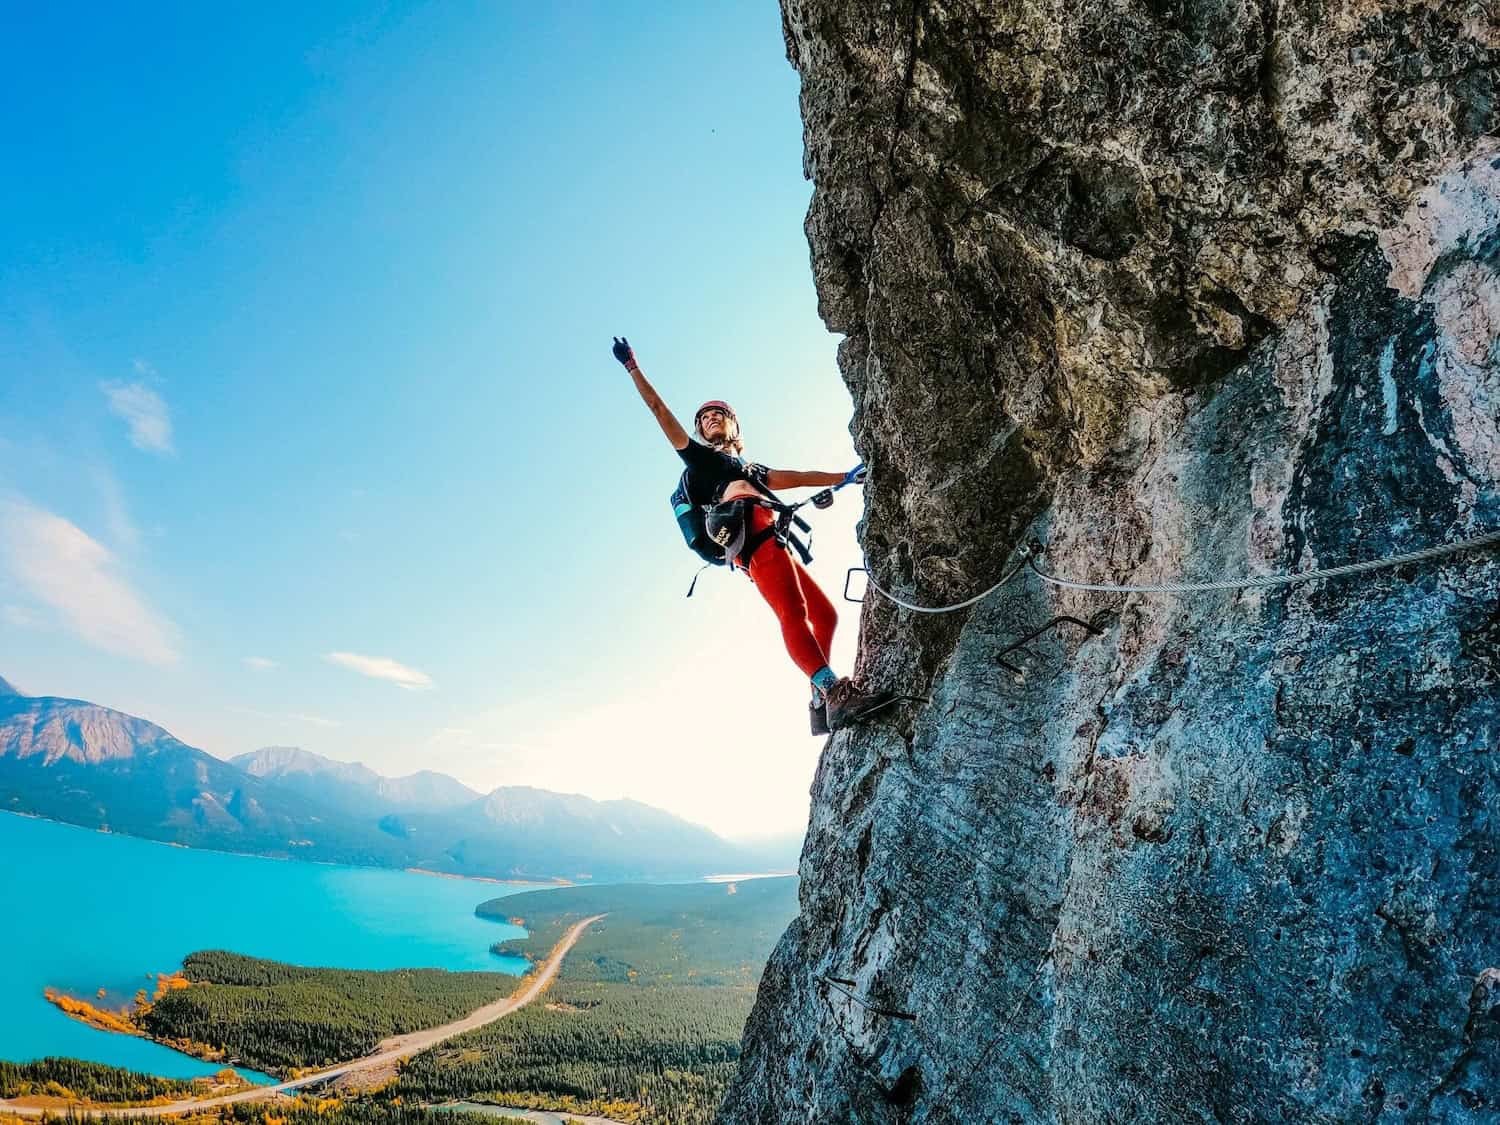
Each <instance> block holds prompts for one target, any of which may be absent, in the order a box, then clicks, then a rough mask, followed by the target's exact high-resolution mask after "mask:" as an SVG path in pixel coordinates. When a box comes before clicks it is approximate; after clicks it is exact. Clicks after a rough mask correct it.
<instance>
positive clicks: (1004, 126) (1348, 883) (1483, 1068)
mask: <svg viewBox="0 0 1500 1125" xmlns="http://www.w3.org/2000/svg"><path fill="white" fill-rule="evenodd" d="M783 17H784V23H785V29H786V35H787V48H788V54H789V56H790V59H791V61H792V63H793V65H794V66H795V67H796V68H797V69H798V70H799V71H800V73H801V75H802V81H803V92H802V108H803V118H804V122H805V127H806V132H805V144H806V170H807V172H808V174H809V175H810V176H811V177H812V178H813V179H814V181H815V185H816V191H815V194H814V198H813V202H812V206H811V209H810V211H809V214H808V217H807V232H808V237H809V241H810V244H811V248H812V262H813V269H814V273H815V275H816V280H817V286H818V294H819V300H820V309H821V312H822V314H823V316H824V319H825V320H826V322H827V323H828V326H829V328H830V329H832V330H834V331H836V332H840V333H843V334H844V335H845V336H846V339H845V341H844V343H843V344H842V345H841V348H840V364H841V368H842V371H843V375H844V378H845V380H846V382H847V383H848V385H849V387H850V389H851V392H852V394H853V397H854V404H855V416H854V422H853V430H854V435H855V440H856V444H857V446H858V448H859V451H860V453H861V454H862V455H863V456H864V458H865V460H866V461H867V462H868V463H869V464H870V466H871V474H872V475H871V482H870V485H869V487H868V488H867V490H866V491H867V503H868V511H867V516H866V521H865V524H864V527H863V537H864V546H865V551H866V554H867V557H868V560H869V563H870V566H871V567H872V570H873V573H874V574H875V576H876V578H877V580H878V581H880V583H881V584H882V585H883V586H885V587H886V588H887V589H890V590H893V591H899V592H900V594H901V595H902V596H904V597H906V598H907V599H909V600H912V601H915V602H919V603H923V604H927V605H941V604H948V603H953V602H957V601H959V600H961V599H964V598H966V597H969V596H970V595H972V594H974V593H977V592H978V591H980V590H982V589H984V588H985V587H987V586H989V585H990V584H991V583H993V582H995V581H996V580H997V579H998V578H999V577H1001V576H1003V575H1005V574H1008V573H1010V572H1011V571H1012V570H1013V569H1014V568H1016V567H1017V566H1019V565H1020V564H1021V562H1022V560H1023V557H1024V556H1023V552H1024V550H1025V549H1026V546H1027V544H1028V543H1030V542H1031V541H1032V540H1033V539H1037V540H1040V541H1042V542H1044V543H1045V545H1046V554H1045V557H1044V559H1043V560H1042V561H1041V563H1040V565H1041V567H1042V569H1044V570H1047V571H1050V572H1052V573H1056V574H1063V575H1066V576H1067V577H1070V578H1074V579H1078V580H1081V581H1084V582H1093V583H1104V584H1153V583H1159V582H1163V581H1173V580H1186V581H1202V580H1212V579H1218V578H1221V577H1234V576H1240V575H1268V574H1279V573H1287V572H1297V571H1306V570H1310V569H1314V568H1317V567H1324V566H1335V565H1338V564H1341V563H1345V562H1349V561H1355V560H1364V559H1376V558H1381V557H1385V556H1389V555H1394V554H1399V553H1402V552H1406V551H1411V550H1415V549H1418V548H1422V547H1426V546H1429V545H1432V544H1439V543H1444V542H1452V541H1456V540H1460V539H1465V538H1468V537H1472V536H1476V535H1479V534H1481V533H1484V532H1487V531H1491V530H1494V529H1497V528H1500V141H1497V138H1496V137H1495V135H1494V134H1495V131H1496V129H1497V127H1500V103H1497V100H1496V90H1497V82H1500V16H1497V12H1496V9H1495V7H1494V5H1493V4H1491V3H1488V2H1464V0H1452V2H1444V3H1439V2H1437V0H1428V2H1424V0H1406V2H1396V0H1259V2H1249V0H1139V2H1136V3H1129V2H1126V0H1113V2H1103V0H1077V2H1074V3H1070V4H1063V3H1060V2H1056V0H1051V2H1047V0H1044V2H1041V3H1036V2H1028V3H1021V2H1020V0H1003V2H1000V0H996V2H990V3H940V2H936V0H918V2H917V3H914V4H911V5H905V4H903V5H900V6H892V5H887V4H883V3H875V2H872V0H783ZM872 598H873V595H872ZM1063 615H1066V616H1067V617H1070V618H1073V619H1076V621H1077V622H1081V623H1084V624H1086V625H1087V628H1084V627H1082V626H1081V625H1080V624H1076V623H1067V622H1064V623H1062V624H1060V625H1057V626H1055V627H1054V628H1051V629H1047V630H1045V631H1043V632H1042V633H1041V634H1040V636H1038V637H1037V639H1035V640H1034V641H1032V642H1030V643H1029V644H1027V645H1025V646H1024V647H1023V648H1021V649H1018V650H1012V649H1011V647H1010V646H1012V645H1013V644H1014V643H1015V642H1016V641H1018V640H1020V639H1021V638H1023V637H1025V636H1027V635H1028V634H1030V633H1031V632H1032V631H1033V630H1036V629H1039V628H1041V627H1042V626H1044V625H1046V624H1047V623H1048V622H1049V621H1051V620H1053V619H1054V618H1056V617H1059V616H1063ZM861 630H862V637H861V641H862V644H861V650H862V655H861V663H862V668H861V673H862V674H863V675H864V676H865V677H866V678H867V679H870V680H873V681H875V682H877V683H880V684H884V685H889V686H893V687H899V688H900V689H901V690H902V691H904V692H906V693H908V694H911V695H914V696H922V697H928V698H930V702H929V703H926V704H914V705H909V706H907V707H906V708H905V709H904V710H901V711H899V712H893V713H891V714H889V715H887V716H886V717H884V718H882V719H881V720H878V721H874V722H871V723H870V724H869V725H867V726H866V727H864V728H862V729H858V730H855V731H850V732H845V733H842V734H840V735H838V736H835V738H833V739H832V740H831V741H830V743H829V745H828V747H827V748H826V750H825V751H824V754H823V759H822V761H821V763H820V766H819V770H818V774H817V777H816V780H815V782H814V788H813V812H812V821H811V825H810V828H809V833H808V838H807V843H806V845H805V849H804V852H803V856H802V865H801V875H802V884H801V913H800V916H799V918H798V919H797V920H796V921H795V922H794V923H793V924H792V926H791V928H790V929H789V930H788V931H787V933H786V935H785V936H784V937H783V939H782V941H781V943H780V945H779V946H778V948H777V950H776V953H775V954H774V956H773V957H772V959H771V962H770V964H769V966H768V967H767V970H766V974H765V977H764V980H763V982H762V985H761V990H760V995H759V998H758V1000H757V1003H756V1007H755V1012H754V1014H753V1015H752V1017H751V1020H750V1022H749V1024H748V1026H747V1029H746V1035H745V1053H744V1055H743V1058H742V1061H741V1065H740V1070H739V1074H738V1077H737V1080H736V1083H735V1085H734V1087H733V1088H732V1090H731V1092H730V1094H729V1096H728V1097H727V1099H726V1100H725V1102H724V1105H723V1107H722V1109H721V1113H720V1120H721V1121H723V1122H726V1123H750V1122H757V1123H759V1122H804V1121H816V1122H840V1121H850V1122H906V1121H910V1122H966V1123H968V1122H1033V1121H1046V1122H1115V1121H1119V1122H1178V1121H1192V1122H1199V1121H1244V1122H1250V1121H1295V1122H1314V1121H1316V1122H1344V1121H1392V1122H1395V1121H1442V1122H1467V1121H1473V1122H1479V1121H1488V1122H1493V1121H1495V1120H1500V1086H1497V1085H1496V1083H1497V1081H1500V983H1497V982H1500V753H1497V751H1500V553H1497V552H1496V551H1495V550H1493V549H1491V550H1486V551H1478V552H1471V553H1465V554H1459V555H1453V556H1449V557H1447V558H1443V559H1439V560H1435V561H1431V562H1427V563H1424V564H1421V565H1413V566H1406V567H1401V568H1396V569H1387V570H1382V571H1379V572H1376V573H1371V574H1367V575H1363V576H1360V577H1356V578H1349V579H1344V580H1335V581H1315V582H1310V583H1307V584H1301V585H1295V586H1290V587H1280V588H1273V589H1260V590H1255V589H1250V590H1240V591H1229V592H1207V593H1196V594H1177V595H1170V594H1108V593H1092V592H1082V591H1075V590H1066V589H1062V588H1059V587H1056V586H1052V585H1048V584H1046V583H1044V582H1043V581H1042V580H1041V579H1040V578H1039V577H1038V576H1037V575H1036V574H1034V573H1032V572H1031V571H1029V570H1022V571H1021V572H1020V573H1019V574H1018V575H1017V576H1016V577H1015V578H1014V579H1013V580H1012V581H1011V582H1009V583H1008V584H1007V585H1005V586H1004V587H1003V588H1001V589H1000V590H999V591H998V592H996V593H995V594H992V595H991V596H990V597H989V598H987V599H985V600H984V601H983V602H981V603H980V604H979V605H977V606H975V607H974V608H973V609H970V610H966V611H963V612H959V613H955V614H948V615H919V614H914V613H910V612H908V611H906V610H902V609H898V608H896V607H895V606H893V605H891V604H890V603H888V602H886V601H884V600H882V599H875V600H872V601H869V602H867V604H866V607H865V610H864V614H863V619H862V623H861ZM1002 661H1004V662H1006V663H1007V664H1009V665H1012V666H1013V667H1014V668H1017V669H1019V671H1018V672H1017V671H1012V670H1009V669H1007V667H1006V666H1005V664H1002V663H1001V662H1002ZM829 978H837V980H841V981H849V982H853V983H852V985H839V984H836V983H829ZM850 993H852V994H853V996H854V997H856V998H857V999H851V997H850V995H849V994H850ZM866 1005H868V1006H866ZM898 1012H899V1013H904V1014H909V1015H912V1016H915V1019H914V1020H912V1019H903V1018H898V1017H896V1016H894V1015H892V1014H891V1013H898Z"/></svg>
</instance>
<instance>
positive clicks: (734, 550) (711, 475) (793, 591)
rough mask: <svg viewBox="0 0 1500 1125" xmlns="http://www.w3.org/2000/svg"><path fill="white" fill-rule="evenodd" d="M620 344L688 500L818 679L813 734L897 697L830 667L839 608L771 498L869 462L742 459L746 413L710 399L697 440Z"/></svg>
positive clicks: (617, 349)
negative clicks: (836, 468) (779, 523)
mask: <svg viewBox="0 0 1500 1125" xmlns="http://www.w3.org/2000/svg"><path fill="white" fill-rule="evenodd" d="M613 350H614V356H615V358H616V359H617V360H619V361H620V362H621V363H622V364H624V366H625V370H626V371H628V372H630V377H631V378H632V379H633V380H634V381H635V389H636V390H637V391H639V392H640V395H641V398H642V399H643V400H644V401H645V403H646V406H647V407H648V408H649V409H650V411H651V413H652V414H653V415H655V417H656V421H657V423H658V424H659V425H660V426H661V429H662V433H664V434H666V435H667V440H668V441H669V442H671V443H672V448H673V449H675V450H676V451H677V456H679V457H681V458H682V460H683V463H684V464H685V465H686V466H687V471H686V472H685V473H684V474H683V488H682V491H685V493H686V496H685V498H684V500H683V502H682V508H683V509H684V510H686V509H688V508H691V509H692V510H694V511H697V512H704V513H706V515H705V524H706V531H707V534H708V537H709V538H711V539H712V540H713V541H714V543H715V544H717V547H718V548H722V549H723V551H724V561H725V562H727V563H728V564H729V565H730V566H731V567H735V566H737V567H738V568H739V569H741V570H743V571H744V572H745V573H746V574H748V575H749V576H750V581H751V582H753V583H754V584H755V588H756V589H757V590H759V591H760V595H761V597H763V598H765V600H766V603H767V604H768V605H769V606H770V607H771V610H772V612H774V613H775V614H776V617H777V620H778V621H780V623H781V636H782V640H783V641H784V642H785V643H786V649H787V652H788V653H789V654H790V655H791V658H792V661H793V663H795V664H796V665H797V667H798V668H800V669H802V672H803V674H804V675H806V676H807V678H808V679H809V680H810V681H811V682H812V696H813V698H812V702H811V703H810V704H809V705H808V713H809V719H810V723H811V726H812V732H813V733H814V734H828V733H829V732H830V731H836V730H839V729H840V728H842V727H846V726H848V725H849V724H851V723H854V722H856V721H858V720H859V719H861V718H863V717H864V716H866V715H868V714H870V713H871V712H872V711H876V710H879V709H880V708H881V707H884V706H886V705H888V704H889V703H890V702H891V699H892V697H891V695H890V693H888V692H880V693H876V692H868V691H865V690H864V689H862V688H860V687H858V686H857V685H856V684H855V683H854V681H853V680H851V679H849V678H848V677H847V676H838V675H836V674H835V673H834V671H833V669H832V668H830V667H829V666H828V655H829V652H830V651H831V649H832V645H833V630H834V627H835V626H836V625H837V624H838V614H837V613H836V612H835V610H834V608H833V603H832V602H831V601H829V599H828V595H826V594H825V593H823V591H822V590H821V589H819V588H818V585H817V583H816V582H814V581H813V578H812V575H811V574H809V573H808V572H807V568H806V567H804V566H803V565H802V564H801V563H799V562H798V561H797V560H796V559H795V558H793V557H792V553H791V551H790V550H789V549H788V547H787V545H786V544H785V543H783V542H781V541H780V539H778V538H777V537H776V535H775V531H776V528H775V517H774V516H773V514H772V513H773V509H772V508H771V507H770V506H769V505H768V504H767V503H766V501H767V499H768V492H769V490H771V489H776V488H820V487H829V486H835V487H836V486H839V485H844V484H852V483H862V482H863V480H864V468H863V466H861V467H859V468H857V469H853V470H851V471H850V472H848V473H818V472H795V471H792V470H789V469H768V468H766V467H765V466H764V465H756V464H753V463H750V462H747V461H745V460H744V458H743V457H742V454H743V453H744V445H743V444H742V443H741V441H740V424H739V419H737V418H736V417H735V415H734V411H733V410H731V409H730V408H729V405H728V404H727V403H723V402H719V401H717V400H713V401H709V402H705V403H704V404H703V405H702V406H700V407H699V408H698V412H697V414H695V415H694V416H693V432H694V433H695V434H696V435H697V438H698V440H697V441H694V440H693V438H692V437H689V436H688V433H687V431H686V430H684V429H683V428H682V423H681V422H679V421H678V420H677V418H676V416H675V415H674V414H673V413H672V412H671V410H669V409H667V405H666V403H664V402H662V400H661V396H660V395H658V394H657V393H656V389H655V388H654V387H652V386H651V384H650V383H649V382H647V381H646V376H645V375H643V374H642V373H641V368H640V364H638V363H636V360H635V353H634V352H633V351H632V350H631V348H630V342H629V341H628V340H626V339H625V338H624V337H617V338H616V339H615V342H614V349H613ZM681 514H682V513H681V512H679V515H681ZM715 561H717V559H716V560H715Z"/></svg>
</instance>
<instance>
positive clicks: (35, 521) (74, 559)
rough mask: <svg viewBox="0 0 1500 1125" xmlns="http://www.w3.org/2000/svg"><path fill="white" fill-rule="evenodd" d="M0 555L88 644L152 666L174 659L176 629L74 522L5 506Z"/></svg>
mask: <svg viewBox="0 0 1500 1125" xmlns="http://www.w3.org/2000/svg"><path fill="white" fill-rule="evenodd" d="M0 552H3V555H4V560H5V562H6V564H7V567H8V569H9V571H10V573H11V575H12V576H13V577H14V578H15V580H16V582H17V583H19V584H20V586H21V587H22V588H23V589H24V590H26V592H27V593H28V594H30V595H31V596H32V597H33V598H35V599H37V600H38V601H40V602H42V603H44V604H46V605H48V606H50V607H52V609H54V610H56V611H57V613H58V614H59V615H60V616H61V618H62V620H63V622H64V624H66V625H67V626H68V628H70V629H71V630H72V631H73V632H75V633H77V634H78V635H79V636H80V637H82V638H83V639H84V640H85V641H87V642H88V643H89V644H91V645H93V646H94V647H96V648H101V649H104V650H105V651H107V652H114V653H118V654H120V655H122V656H131V657H135V658H136V659H138V660H144V661H145V662H146V663H148V664H172V663H174V662H175V661H176V660H177V658H178V653H177V629H176V627H175V626H174V625H173V624H172V623H171V622H170V621H168V620H167V619H166V618H164V617H162V616H161V615H159V614H158V613H157V612H156V611H155V610H153V609H152V608H151V607H150V606H148V605H147V604H146V603H145V601H143V600H142V599H141V597H140V595H138V594H137V593H136V592H135V591H134V590H133V589H131V587H130V585H129V584H128V583H127V582H126V581H125V580H124V579H123V578H121V577H120V576H119V575H118V574H117V573H115V562H114V556H112V555H111V554H110V553H109V551H108V549H107V548H105V547H104V546H103V545H102V544H101V543H99V542H98V541H97V540H95V539H93V538H91V537H90V536H89V535H88V534H87V533H86V532H84V531H83V530H82V529H80V528H79V527H78V526H77V525H76V524H73V523H70V522H69V521H68V520H65V519H63V518H62V517H61V516H57V515H53V514H52V513H51V512H47V511H44V510H42V509H41V508H37V507H34V506H33V505H31V504H28V503H26V502H24V501H20V500H0Z"/></svg>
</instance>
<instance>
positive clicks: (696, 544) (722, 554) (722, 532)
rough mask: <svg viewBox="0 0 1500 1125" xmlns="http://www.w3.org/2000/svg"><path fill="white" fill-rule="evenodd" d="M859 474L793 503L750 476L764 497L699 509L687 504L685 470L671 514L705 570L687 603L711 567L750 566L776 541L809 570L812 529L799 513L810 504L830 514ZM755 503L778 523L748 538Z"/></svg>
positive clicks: (739, 499) (689, 592) (694, 583)
mask: <svg viewBox="0 0 1500 1125" xmlns="http://www.w3.org/2000/svg"><path fill="white" fill-rule="evenodd" d="M861 467H862V466H861ZM856 471H857V470H850V473H849V476H848V477H846V478H845V479H844V480H843V481H841V482H840V483H838V484H835V485H831V486H829V487H828V488H825V489H822V490H821V491H819V492H815V493H813V495H811V496H809V497H807V498H806V499H805V500H799V501H797V502H796V503H795V504H788V503H786V502H784V501H783V500H782V499H781V498H780V497H778V496H777V495H776V494H775V493H774V492H772V491H771V490H770V489H769V488H768V487H766V485H765V484H763V483H762V482H761V481H759V480H756V479H755V478H753V477H752V478H750V479H749V483H750V484H751V485H753V486H754V487H755V488H756V489H758V490H759V491H760V492H761V493H762V495H760V496H756V497H744V496H742V497H739V498H737V499H735V500H729V501H724V502H721V503H719V504H712V505H709V506H708V507H707V508H695V507H694V506H693V504H692V502H691V501H690V500H689V498H688V491H687V478H688V474H687V472H686V471H684V472H683V474H682V478H681V480H680V481H679V482H678V485H677V491H676V492H674V493H673V494H672V510H673V513H674V514H675V515H676V516H677V526H678V527H679V528H680V529H681V530H682V535H683V538H684V539H685V540H686V541H687V545H688V546H689V547H691V548H692V549H693V550H694V551H696V552H697V554H698V556H699V557H700V558H702V559H704V560H705V565H703V566H701V567H699V568H698V571H697V573H696V574H694V575H693V581H692V583H691V584H690V585H689V586H688V592H687V595H686V596H687V597H689V598H690V597H692V596H693V590H694V589H696V588H697V585H698V577H699V575H701V574H702V573H703V572H704V571H705V570H707V569H708V567H709V566H726V565H730V564H731V563H732V562H734V561H736V560H740V559H743V560H744V561H745V562H746V563H748V562H749V560H750V556H752V555H753V554H755V552H756V551H757V550H759V549H760V548H761V546H762V545H764V544H765V543H766V542H768V541H769V540H772V539H774V540H775V541H776V544H777V545H778V546H780V547H789V548H790V549H792V550H794V551H796V552H797V557H798V558H800V559H801V560H802V565H803V566H807V565H809V564H810V563H811V562H812V558H813V556H812V525H811V524H810V523H808V522H807V521H806V520H805V519H803V518H802V517H801V516H800V515H798V512H799V511H800V510H801V509H802V508H805V507H806V506H807V505H808V504H811V505H812V506H813V507H814V508H817V509H818V510H819V511H826V510H827V509H828V508H831V507H833V494H834V493H835V492H837V491H838V490H839V489H841V488H843V487H845V486H846V485H850V484H856V483H859V482H858V481H856V480H854V479H853V478H854V473H855V472H856ZM752 504H757V505H759V506H760V507H763V508H769V509H770V510H771V511H772V512H773V513H775V518H774V519H773V520H772V521H771V525H770V526H769V527H765V528H762V529H761V530H760V531H758V532H756V533H755V534H754V535H747V534H746V532H747V526H748V523H749V506H750V505H752ZM799 531H800V532H802V533H803V534H804V535H805V536H806V537H807V538H806V539H805V540H804V539H803V538H802V537H801V536H799V535H798V534H797V532H799ZM846 586H847V582H846Z"/></svg>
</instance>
